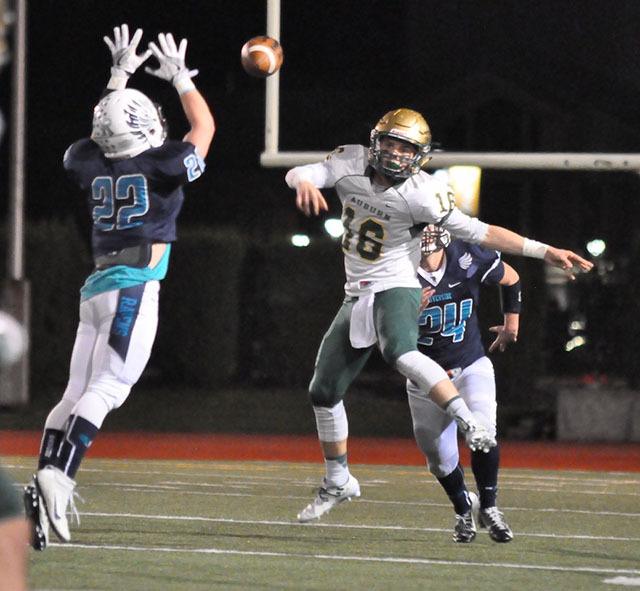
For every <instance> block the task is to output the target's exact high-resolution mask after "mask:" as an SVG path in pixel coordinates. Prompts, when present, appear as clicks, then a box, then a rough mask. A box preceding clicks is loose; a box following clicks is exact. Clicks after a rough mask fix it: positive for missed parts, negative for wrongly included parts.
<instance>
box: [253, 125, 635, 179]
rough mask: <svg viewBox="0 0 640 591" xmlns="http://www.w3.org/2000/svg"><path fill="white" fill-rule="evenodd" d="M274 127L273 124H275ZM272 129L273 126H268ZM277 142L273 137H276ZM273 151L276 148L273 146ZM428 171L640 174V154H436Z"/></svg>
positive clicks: (285, 158) (308, 157) (268, 164)
mask: <svg viewBox="0 0 640 591" xmlns="http://www.w3.org/2000/svg"><path fill="white" fill-rule="evenodd" d="M271 124H272V125H273V121H272V122H271ZM267 127H269V123H268V124H267ZM272 139H273V136H272ZM269 148H272V146H269ZM332 149H333V148H331V149H329V150H327V151H325V152H302V151H300V152H280V151H279V150H277V149H275V150H273V149H268V146H266V145H265V151H264V152H263V153H262V154H261V155H260V164H261V165H262V166H263V167H265V168H284V167H292V166H300V165H303V164H311V163H312V162H318V161H320V160H323V159H324V158H325V157H326V155H327V154H329V152H331V150H332ZM431 156H432V158H431V160H430V161H429V162H428V163H427V164H426V166H425V168H448V167H450V166H479V167H480V168H482V169H486V170H489V169H505V170H585V171H586V170H591V171H603V172H612V171H628V172H638V171H640V154H609V153H582V152H529V153H527V152H520V153H517V152H446V151H435V152H432V154H431Z"/></svg>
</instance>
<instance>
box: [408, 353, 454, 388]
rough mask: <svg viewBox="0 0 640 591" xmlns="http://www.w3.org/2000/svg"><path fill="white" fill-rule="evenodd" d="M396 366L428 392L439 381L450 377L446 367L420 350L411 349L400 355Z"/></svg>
mask: <svg viewBox="0 0 640 591" xmlns="http://www.w3.org/2000/svg"><path fill="white" fill-rule="evenodd" d="M396 368H397V370H398V371H399V372H400V373H401V374H402V375H403V376H405V377H406V378H408V379H410V380H411V381H412V382H414V383H415V384H417V385H418V386H419V387H420V388H421V389H422V390H423V391H424V392H426V393H427V394H429V392H431V389H432V388H433V387H434V386H435V385H436V384H437V383H438V382H441V381H442V380H447V379H449V376H447V372H446V371H444V369H442V368H441V367H440V366H439V365H438V364H437V363H436V362H435V361H433V359H430V358H429V357H427V356H426V355H423V354H422V353H420V351H409V352H408V353H403V354H402V355H400V357H398V359H397V360H396Z"/></svg>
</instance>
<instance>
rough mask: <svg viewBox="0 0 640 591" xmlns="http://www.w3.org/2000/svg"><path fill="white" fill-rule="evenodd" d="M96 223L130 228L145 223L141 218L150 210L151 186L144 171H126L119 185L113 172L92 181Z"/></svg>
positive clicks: (106, 227) (103, 227)
mask: <svg viewBox="0 0 640 591" xmlns="http://www.w3.org/2000/svg"><path fill="white" fill-rule="evenodd" d="M91 199H92V201H93V202H95V203H97V205H95V206H94V207H93V209H92V215H93V223H94V225H95V227H96V228H97V229H98V230H102V231H103V232H109V231H111V230H127V229H128V228H135V227H136V226H140V225H142V220H140V219H137V218H140V217H141V216H143V215H144V214H145V213H147V212H148V211H149V189H148V187H147V179H146V178H145V176H144V175H142V174H125V175H123V176H120V177H118V178H117V180H116V182H115V187H114V183H113V178H112V177H110V176H98V177H96V178H94V179H93V182H92V183H91Z"/></svg>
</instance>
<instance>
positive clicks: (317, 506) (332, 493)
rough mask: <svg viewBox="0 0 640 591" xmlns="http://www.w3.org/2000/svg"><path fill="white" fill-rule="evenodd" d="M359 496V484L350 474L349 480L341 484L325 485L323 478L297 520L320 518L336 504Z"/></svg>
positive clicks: (304, 521)
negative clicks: (313, 496) (315, 493)
mask: <svg viewBox="0 0 640 591" xmlns="http://www.w3.org/2000/svg"><path fill="white" fill-rule="evenodd" d="M359 496H360V484H359V483H358V481H357V480H356V479H355V478H354V477H353V476H351V474H349V480H347V482H346V483H345V484H343V485H342V486H326V481H325V480H323V481H322V486H321V487H320V489H319V490H318V494H317V496H316V498H315V499H313V501H312V502H311V503H309V504H308V505H307V506H306V507H305V508H304V509H303V510H302V511H300V513H298V521H299V522H300V523H307V522H308V521H314V520H315V519H320V517H322V516H323V515H324V514H325V513H328V512H329V511H331V509H333V508H334V507H335V506H336V505H339V504H340V503H342V502H344V501H350V500H351V499H352V498H353V497H359Z"/></svg>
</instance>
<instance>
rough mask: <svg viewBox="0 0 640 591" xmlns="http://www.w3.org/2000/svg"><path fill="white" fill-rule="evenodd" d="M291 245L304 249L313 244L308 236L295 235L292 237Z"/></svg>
mask: <svg viewBox="0 0 640 591" xmlns="http://www.w3.org/2000/svg"><path fill="white" fill-rule="evenodd" d="M291 244H293V246H297V247H299V248H304V247H305V246H309V244H311V239H310V238H309V236H307V235H306V234H294V235H293V236H291Z"/></svg>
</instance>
